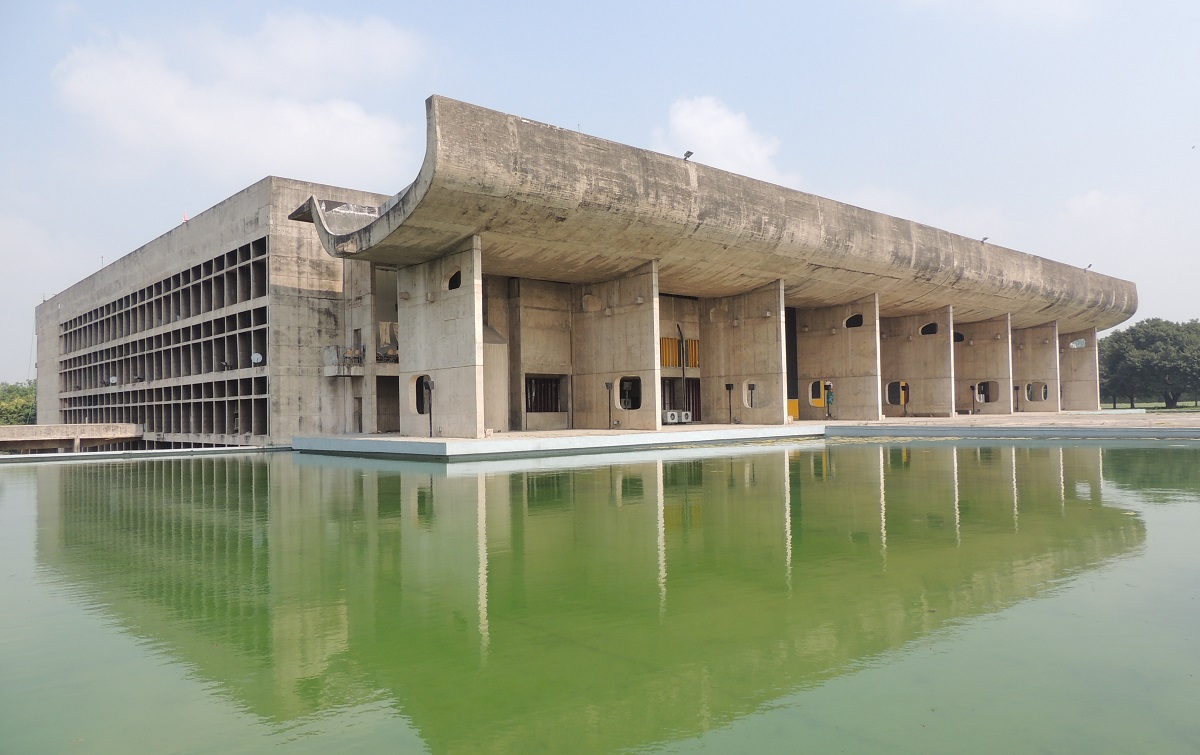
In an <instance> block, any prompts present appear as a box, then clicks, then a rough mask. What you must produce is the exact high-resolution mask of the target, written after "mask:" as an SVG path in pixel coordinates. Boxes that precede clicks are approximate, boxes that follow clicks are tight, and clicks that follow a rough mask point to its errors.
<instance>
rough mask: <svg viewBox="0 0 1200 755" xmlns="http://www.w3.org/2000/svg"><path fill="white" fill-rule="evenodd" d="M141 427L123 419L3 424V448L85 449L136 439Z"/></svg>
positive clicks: (0, 438) (0, 437) (0, 439)
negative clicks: (105, 421) (81, 422)
mask: <svg viewBox="0 0 1200 755" xmlns="http://www.w3.org/2000/svg"><path fill="white" fill-rule="evenodd" d="M141 437H142V426H141V425H134V424H128V423H120V422H109V423H97V424H72V425H2V426H0V450H5V451H46V450H55V449H57V450H61V451H79V450H81V449H83V448H88V447H93V446H101V445H108V444H111V443H120V442H123V441H136V440H140V439H141Z"/></svg>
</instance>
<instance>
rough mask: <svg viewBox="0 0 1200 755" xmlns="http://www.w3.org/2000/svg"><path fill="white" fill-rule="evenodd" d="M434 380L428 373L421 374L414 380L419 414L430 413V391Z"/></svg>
mask: <svg viewBox="0 0 1200 755" xmlns="http://www.w3.org/2000/svg"><path fill="white" fill-rule="evenodd" d="M432 382H433V381H432V380H430V378H429V376H428V375H421V376H420V377H418V378H417V379H416V380H414V381H413V386H414V387H415V389H416V396H415V398H416V407H417V414H429V404H430V399H431V397H430V395H429V393H430V391H431V390H432V389H431V388H430V384H431V383H432Z"/></svg>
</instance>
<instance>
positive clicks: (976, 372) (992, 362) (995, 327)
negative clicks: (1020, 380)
mask: <svg viewBox="0 0 1200 755" xmlns="http://www.w3.org/2000/svg"><path fill="white" fill-rule="evenodd" d="M1010 323H1011V318H1010V317H1009V316H1008V315H1003V316H1001V317H995V318H992V319H991V320H984V321H983V322H971V323H955V325H954V330H955V332H957V333H959V334H960V335H962V340H961V341H956V342H955V343H954V406H955V409H956V410H957V411H958V412H962V413H964V414H965V413H975V414H1012V411H1013V395H1012V393H1013V390H1012V388H1013V379H1012V332H1011V328H1010Z"/></svg>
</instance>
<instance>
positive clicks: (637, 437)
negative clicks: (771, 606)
mask: <svg viewBox="0 0 1200 755" xmlns="http://www.w3.org/2000/svg"><path fill="white" fill-rule="evenodd" d="M825 438H1047V439H1064V440H1104V439H1131V440H1133V439H1151V440H1170V439H1195V440H1200V413H1179V414H1145V413H1119V412H1113V413H1101V414H1093V413H1069V414H1067V413H1064V414H1034V413H1021V414H1013V415H979V414H977V415H969V416H960V417H898V418H889V419H887V420H883V421H878V422H854V421H841V420H829V421H826V422H792V423H789V424H787V425H697V424H692V425H668V426H665V427H663V428H662V430H659V431H651V430H557V431H540V432H532V431H531V432H507V433H495V434H494V435H492V436H491V437H488V438H481V439H470V438H410V437H403V436H398V435H386V434H380V435H350V436H345V435H342V436H325V437H310V438H301V437H297V438H294V439H293V441H292V447H293V448H294V449H295V450H297V451H300V452H303V453H318V454H338V455H345V456H376V457H391V458H407V459H424V460H428V461H477V460H481V459H504V458H518V457H531V456H537V457H545V456H562V455H576V454H598V453H610V452H616V451H632V450H639V449H641V450H644V449H658V448H677V447H682V446H711V445H719V444H731V443H736V444H745V443H756V442H759V443H761V442H780V441H789V440H795V441H803V440H816V439H825Z"/></svg>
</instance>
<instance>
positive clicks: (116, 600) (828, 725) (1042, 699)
mask: <svg viewBox="0 0 1200 755" xmlns="http://www.w3.org/2000/svg"><path fill="white" fill-rule="evenodd" d="M1198 532H1200V446H1195V445H1181V446H1168V445H1166V444H1159V445H1143V446H1136V445H1124V446H1112V445H1073V446H1058V445H1049V444H1045V443H1027V444H1012V443H1008V444H1004V445H978V444H972V445H964V444H958V445H956V444H952V443H936V442H926V443H912V444H907V445H906V444H885V445H875V444H868V443H844V444H832V445H823V444H810V445H800V446H796V445H792V446H755V447H746V448H737V449H733V448H721V449H690V450H683V451H661V452H655V453H652V454H640V455H638V454H623V455H614V456H604V457H586V458H582V457H573V458H560V459H545V460H536V461H508V462H502V463H500V462H488V463H478V464H455V465H444V464H421V463H407V462H389V461H379V460H364V459H346V458H332V457H316V456H296V455H292V454H286V453H276V454H267V455H261V456H227V457H203V458H191V459H171V460H153V461H149V460H148V461H127V462H109V463H92V464H87V463H66V462H63V463H49V464H28V465H10V466H6V467H0V579H3V585H4V587H3V590H0V751H2V752H21V753H34V752H74V751H78V752H155V753H158V752H255V751H260V750H265V749H268V748H271V749H274V748H277V747H280V746H283V747H284V748H285V749H288V750H300V751H312V752H318V751H319V752H329V751H331V750H335V751H345V750H352V749H358V750H362V751H389V752H422V751H431V752H471V751H486V752H531V751H532V752H608V751H621V750H634V751H661V750H667V751H694V750H701V749H703V750H705V751H709V752H714V751H715V752H746V751H758V752H779V751H797V750H801V749H804V750H813V751H830V750H842V751H864V750H866V751H871V750H874V751H883V750H887V751H897V750H898V751H909V752H929V751H965V750H971V751H985V752H986V751H994V752H1011V751H1014V750H1018V749H1022V750H1028V749H1044V750H1048V751H1061V750H1070V751H1077V750H1091V751H1106V752H1107V751H1151V750H1153V751H1197V750H1200V725H1198V724H1197V723H1196V720H1197V716H1196V715H1195V711H1194V708H1195V705H1196V701H1197V700H1200V679H1198V674H1200V641H1198V640H1200V558H1198V557H1197V555H1196V553H1197V552H1196V546H1195V541H1196V535H1197V533H1198Z"/></svg>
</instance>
